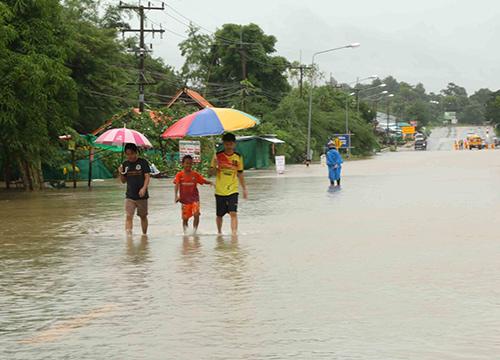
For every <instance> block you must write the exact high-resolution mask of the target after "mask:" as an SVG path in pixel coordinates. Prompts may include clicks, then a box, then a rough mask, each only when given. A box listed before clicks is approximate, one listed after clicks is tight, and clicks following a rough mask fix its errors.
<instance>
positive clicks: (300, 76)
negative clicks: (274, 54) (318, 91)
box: [290, 64, 311, 98]
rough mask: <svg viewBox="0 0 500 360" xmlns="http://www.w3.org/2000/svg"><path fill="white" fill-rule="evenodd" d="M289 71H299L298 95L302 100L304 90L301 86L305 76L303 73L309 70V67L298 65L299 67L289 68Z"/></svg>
mask: <svg viewBox="0 0 500 360" xmlns="http://www.w3.org/2000/svg"><path fill="white" fill-rule="evenodd" d="M290 69H293V70H299V93H300V97H301V98H302V94H303V89H304V86H303V84H304V74H305V71H306V70H309V69H311V67H310V66H307V65H303V64H300V65H299V66H290Z"/></svg>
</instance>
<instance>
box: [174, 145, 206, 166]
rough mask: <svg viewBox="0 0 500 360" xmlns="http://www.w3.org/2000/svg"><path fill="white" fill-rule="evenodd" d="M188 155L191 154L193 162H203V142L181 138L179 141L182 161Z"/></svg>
mask: <svg viewBox="0 0 500 360" xmlns="http://www.w3.org/2000/svg"><path fill="white" fill-rule="evenodd" d="M186 155H191V156H192V157H193V162H195V163H199V162H201V144H200V142H199V141H197V140H195V141H187V140H180V141H179V159H180V160H181V161H182V158H183V157H184V156H186Z"/></svg>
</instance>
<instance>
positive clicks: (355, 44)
mask: <svg viewBox="0 0 500 360" xmlns="http://www.w3.org/2000/svg"><path fill="white" fill-rule="evenodd" d="M360 46H361V44H360V43H352V44H349V45H347V47H349V48H351V49H354V48H358V47H360Z"/></svg>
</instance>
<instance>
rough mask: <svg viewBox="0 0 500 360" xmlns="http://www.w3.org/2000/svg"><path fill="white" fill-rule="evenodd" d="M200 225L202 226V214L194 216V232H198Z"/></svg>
mask: <svg viewBox="0 0 500 360" xmlns="http://www.w3.org/2000/svg"><path fill="white" fill-rule="evenodd" d="M198 225H200V214H194V220H193V229H194V232H196V231H197V230H198Z"/></svg>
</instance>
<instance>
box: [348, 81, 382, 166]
mask: <svg viewBox="0 0 500 360" xmlns="http://www.w3.org/2000/svg"><path fill="white" fill-rule="evenodd" d="M374 79H378V75H372V76H368V77H366V78H363V79H360V78H359V77H358V78H357V79H356V81H354V82H352V83H349V84H347V85H348V86H351V85H354V84H356V86H357V85H358V84H359V83H360V82H363V81H366V80H374ZM356 94H357V93H356V92H353V93H350V94H348V95H347V96H346V100H345V133H346V135H348V136H349V144H347V157H348V158H349V157H351V133H350V131H349V98H350V97H351V96H353V95H356ZM358 113H359V109H358Z"/></svg>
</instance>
